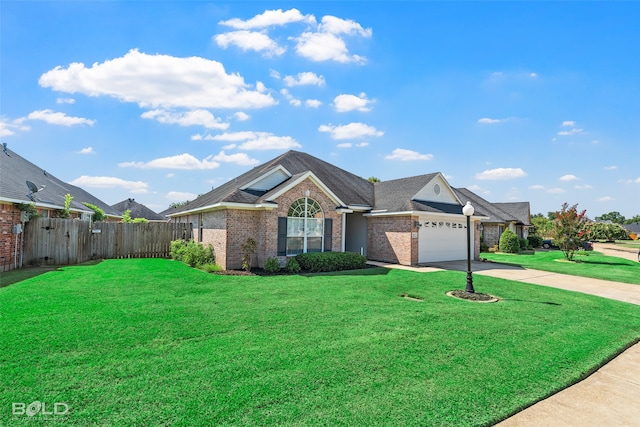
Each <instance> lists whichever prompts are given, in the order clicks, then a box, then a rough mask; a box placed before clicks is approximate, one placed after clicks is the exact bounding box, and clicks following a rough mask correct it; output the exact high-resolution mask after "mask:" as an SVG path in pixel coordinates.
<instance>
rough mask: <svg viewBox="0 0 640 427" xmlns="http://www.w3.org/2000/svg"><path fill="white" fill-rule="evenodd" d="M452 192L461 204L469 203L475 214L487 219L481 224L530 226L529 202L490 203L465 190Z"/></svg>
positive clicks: (458, 189)
mask: <svg viewBox="0 0 640 427" xmlns="http://www.w3.org/2000/svg"><path fill="white" fill-rule="evenodd" d="M454 190H455V192H456V193H457V194H458V197H459V198H460V200H461V201H462V202H463V203H466V202H467V201H470V202H471V204H472V205H473V207H474V208H475V209H476V212H477V214H482V215H484V216H486V217H488V219H485V220H483V221H482V222H483V223H507V222H516V223H521V224H522V225H531V221H530V219H529V202H516V203H491V202H489V201H487V200H485V199H483V198H482V197H480V196H478V195H477V194H476V193H474V192H472V191H470V190H468V189H466V188H456V189H454Z"/></svg>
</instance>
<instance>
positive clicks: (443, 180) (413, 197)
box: [411, 172, 464, 205]
mask: <svg viewBox="0 0 640 427" xmlns="http://www.w3.org/2000/svg"><path fill="white" fill-rule="evenodd" d="M436 178H440V179H441V180H442V182H444V183H445V184H446V186H447V190H448V191H449V193H450V194H451V195H452V196H453V197H454V199H455V200H456V201H457V202H458V203H460V204H461V205H464V203H462V200H460V198H459V197H458V195H457V194H456V192H455V191H454V189H453V187H452V186H451V184H449V183H448V182H447V180H446V179H445V177H444V175H443V174H442V172H436V175H435V176H434V177H433V178H431V179H430V180H429V181H427V183H426V184H425V185H424V186H423V187H422V188H420V190H418V192H417V193H416V194H414V195H413V196H411V200H417V201H419V200H422V199H416V196H417V195H418V194H419V193H420V192H421V191H422V190H423V189H425V188H426V187H428V186H429V185H431V183H432V182H433V181H434V180H435V179H436ZM440 190H441V191H440V194H442V190H443V189H442V188H441V189H440ZM424 201H427V202H429V201H430V202H435V201H436V200H424Z"/></svg>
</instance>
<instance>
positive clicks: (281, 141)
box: [238, 133, 301, 150]
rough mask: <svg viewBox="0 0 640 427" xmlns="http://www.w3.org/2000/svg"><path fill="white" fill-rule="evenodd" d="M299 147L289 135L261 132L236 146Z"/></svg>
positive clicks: (273, 148) (262, 148)
mask: <svg viewBox="0 0 640 427" xmlns="http://www.w3.org/2000/svg"><path fill="white" fill-rule="evenodd" d="M299 147H301V145H300V144H298V142H297V141H296V140H295V139H293V138H291V137H290V136H276V135H270V134H266V133H263V134H262V135H260V136H258V137H257V138H255V139H251V140H249V141H247V142H244V143H242V144H240V145H239V146H238V149H240V150H290V149H292V148H299Z"/></svg>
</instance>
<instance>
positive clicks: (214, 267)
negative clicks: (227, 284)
mask: <svg viewBox="0 0 640 427" xmlns="http://www.w3.org/2000/svg"><path fill="white" fill-rule="evenodd" d="M198 268H199V269H200V270H203V271H206V272H207V273H216V272H218V271H222V267H220V266H219V265H218V264H216V263H215V262H210V263H207V264H202V265H199V266H198Z"/></svg>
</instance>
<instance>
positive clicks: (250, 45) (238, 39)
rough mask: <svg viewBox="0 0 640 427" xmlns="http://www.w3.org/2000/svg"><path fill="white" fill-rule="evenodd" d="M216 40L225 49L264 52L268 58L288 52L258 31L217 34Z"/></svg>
mask: <svg viewBox="0 0 640 427" xmlns="http://www.w3.org/2000/svg"><path fill="white" fill-rule="evenodd" d="M214 40H215V41H216V43H217V44H218V46H220V47H221V48H223V49H226V48H228V47H229V46H236V47H239V48H240V49H242V50H243V51H245V52H246V51H248V50H254V51H256V52H263V55H264V56H266V57H273V56H280V55H282V54H284V53H285V52H286V51H287V49H286V48H285V47H282V46H279V45H278V43H276V41H275V40H273V39H271V38H270V37H269V36H268V35H266V34H264V33H260V32H256V31H246V30H240V31H231V32H229V33H222V34H217V35H216V36H214Z"/></svg>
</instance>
